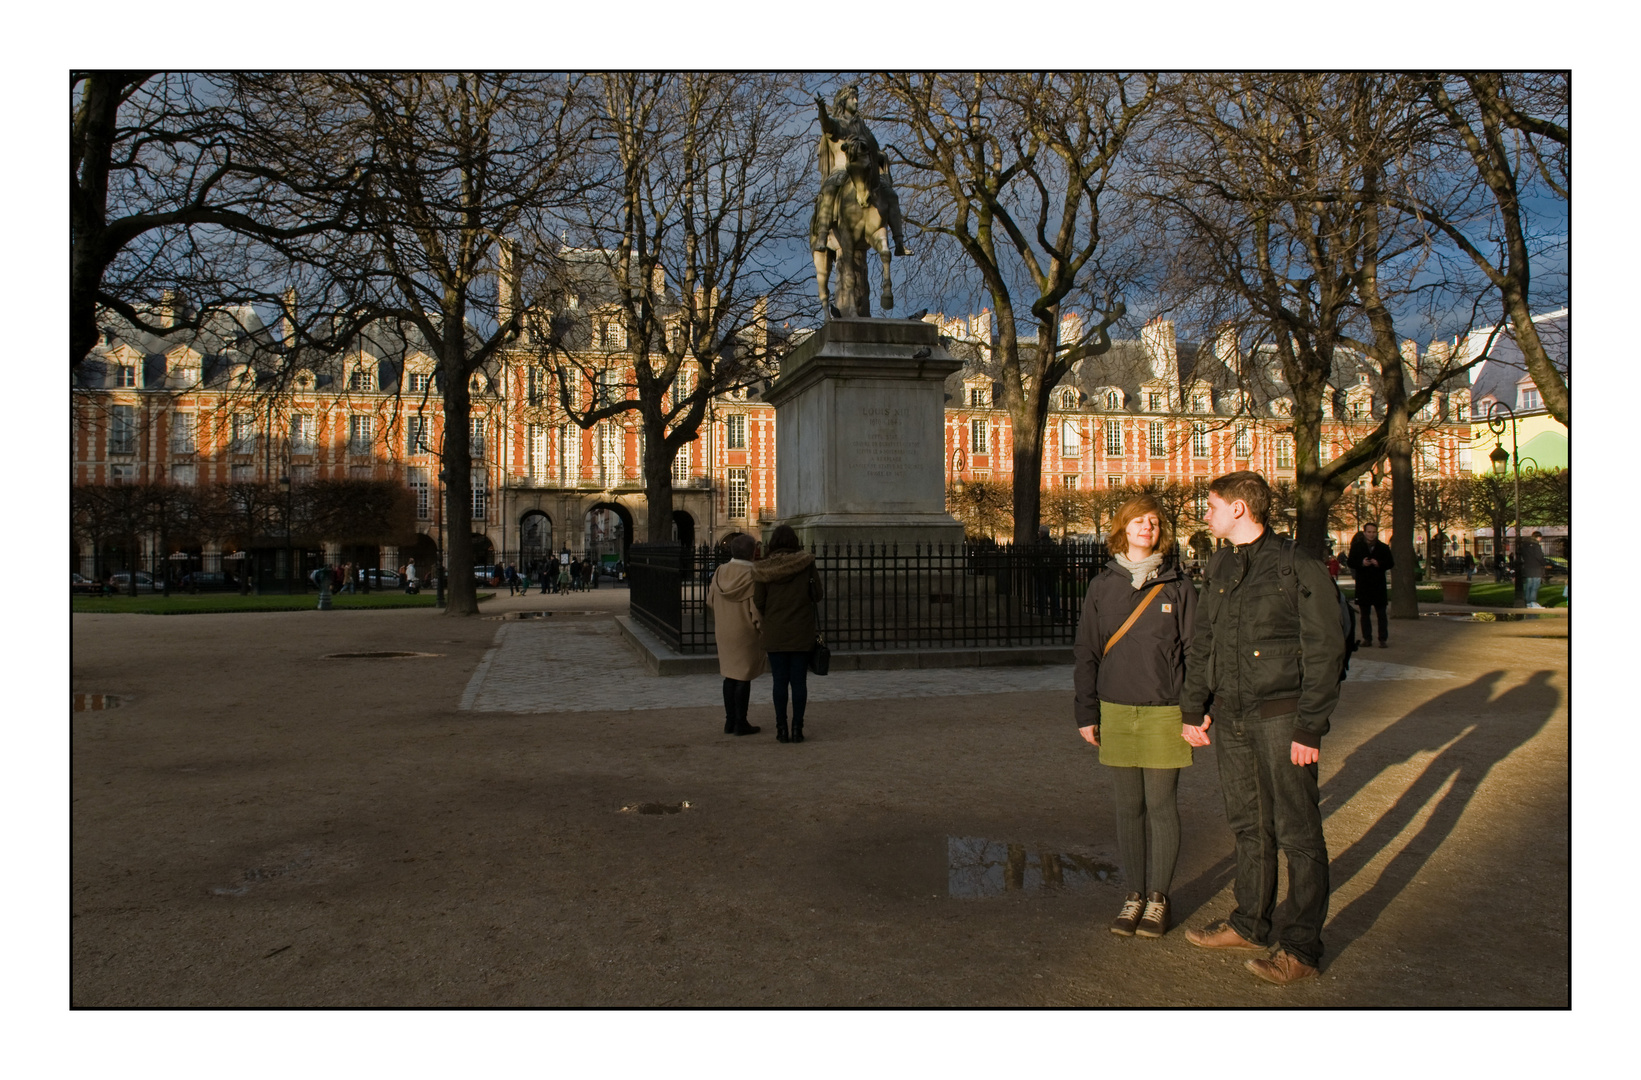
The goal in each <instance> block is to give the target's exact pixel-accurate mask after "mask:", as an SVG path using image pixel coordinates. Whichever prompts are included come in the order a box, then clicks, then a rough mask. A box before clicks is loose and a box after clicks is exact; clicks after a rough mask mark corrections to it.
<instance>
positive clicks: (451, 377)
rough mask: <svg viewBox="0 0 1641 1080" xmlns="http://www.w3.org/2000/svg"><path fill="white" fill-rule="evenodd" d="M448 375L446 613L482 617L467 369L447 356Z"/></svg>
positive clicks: (444, 454) (444, 460)
mask: <svg viewBox="0 0 1641 1080" xmlns="http://www.w3.org/2000/svg"><path fill="white" fill-rule="evenodd" d="M442 369H443V373H444V447H443V451H442V453H441V454H440V462H441V463H442V464H443V466H444V536H445V569H446V570H447V571H448V572H449V576H450V581H449V584H448V586H447V590H446V594H445V607H444V613H445V614H446V615H477V614H478V613H479V596H478V586H477V585H476V584H475V583H474V581H473V494H472V492H473V462H472V459H471V458H470V457H469V456H468V455H469V453H470V448H471V436H472V426H471V424H470V423H469V420H468V417H469V416H470V415H471V413H472V404H473V403H472V399H471V397H470V396H469V393H468V386H467V380H468V372H467V370H466V365H465V364H463V363H462V362H461V361H460V360H459V359H457V358H454V357H452V356H451V355H450V354H449V353H446V356H445V360H444V363H443V365H442Z"/></svg>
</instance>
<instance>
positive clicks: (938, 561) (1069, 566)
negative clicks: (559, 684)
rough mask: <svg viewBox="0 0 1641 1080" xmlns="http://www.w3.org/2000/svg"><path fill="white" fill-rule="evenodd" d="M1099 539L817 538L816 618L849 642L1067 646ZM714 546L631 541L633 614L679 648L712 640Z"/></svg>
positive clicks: (829, 635)
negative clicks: (902, 543) (946, 542)
mask: <svg viewBox="0 0 1641 1080" xmlns="http://www.w3.org/2000/svg"><path fill="white" fill-rule="evenodd" d="M1107 557H1108V556H1107V554H1106V551H1105V548H1104V545H1100V544H1044V545H1035V544H1034V545H1030V546H1028V547H1024V548H1016V547H1014V546H1012V545H1001V546H993V545H986V544H963V545H959V546H943V545H936V546H924V545H917V546H914V547H910V548H903V547H897V546H895V545H872V544H861V545H842V546H835V547H834V546H826V545H822V546H821V547H820V548H819V549H818V550H817V551H816V552H815V566H816V569H817V570H818V572H819V573H820V577H821V582H822V584H823V586H824V588H825V591H826V596H825V599H823V600H822V601H821V602H820V611H819V624H820V629H821V632H822V633H823V634H824V635H825V637H826V642H827V644H828V645H829V646H830V647H832V648H834V649H842V650H846V651H872V650H882V649H949V648H976V647H998V646H1011V645H1069V644H1070V643H1071V641H1072V639H1073V637H1074V635H1075V634H1076V627H1077V614H1078V610H1079V607H1080V605H1081V602H1082V596H1083V593H1084V592H1085V591H1086V590H1087V588H1088V582H1089V581H1090V579H1092V577H1093V576H1094V574H1096V573H1098V572H1099V571H1100V569H1101V568H1103V567H1104V565H1105V562H1106V559H1107ZM720 559H727V556H725V555H723V554H722V553H721V552H715V551H714V550H713V549H712V548H708V547H704V546H703V547H698V548H694V549H684V548H681V547H680V546H679V545H677V544H634V545H633V546H632V548H631V551H630V560H629V563H628V569H629V577H630V580H631V588H632V600H631V613H632V616H633V618H635V619H637V620H638V621H639V622H641V623H643V624H644V625H645V626H646V627H648V628H649V629H650V630H652V631H653V632H655V633H656V634H657V635H658V636H659V637H660V638H661V639H662V640H663V641H665V642H666V643H667V644H668V645H669V646H671V647H672V648H673V649H675V650H677V651H678V652H682V653H711V652H715V651H717V642H716V639H715V637H714V635H713V628H712V620H711V616H710V613H709V612H708V611H707V608H706V595H707V589H708V588H709V587H710V583H711V580H712V575H713V573H714V572H715V571H716V570H717V568H718V565H719V561H720Z"/></svg>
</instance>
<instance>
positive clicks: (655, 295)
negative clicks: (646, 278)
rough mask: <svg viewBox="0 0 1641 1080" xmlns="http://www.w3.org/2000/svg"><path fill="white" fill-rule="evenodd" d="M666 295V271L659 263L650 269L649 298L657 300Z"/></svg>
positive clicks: (664, 297)
mask: <svg viewBox="0 0 1641 1080" xmlns="http://www.w3.org/2000/svg"><path fill="white" fill-rule="evenodd" d="M666 296H667V272H666V271H665V270H664V269H663V268H662V266H661V264H660V263H656V264H655V266H654V267H652V268H651V269H650V300H651V302H652V303H653V302H658V301H661V300H664V299H666Z"/></svg>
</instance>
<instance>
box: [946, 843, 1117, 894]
mask: <svg viewBox="0 0 1641 1080" xmlns="http://www.w3.org/2000/svg"><path fill="white" fill-rule="evenodd" d="M1120 876H1121V875H1120V874H1119V873H1118V870H1117V866H1116V864H1115V863H1109V862H1104V861H1102V860H1100V859H1096V858H1091V857H1089V856H1087V855H1073V854H1069V853H1066V852H1054V851H1028V850H1027V849H1026V846H1025V845H1024V844H1007V843H1003V842H1002V841H999V840H986V839H983V838H981V837H977V836H948V837H946V882H947V885H946V888H947V892H948V893H949V894H950V895H951V896H955V897H960V898H963V899H975V898H977V897H983V896H999V895H1001V894H1002V893H1005V892H1015V891H1018V890H1022V889H1040V888H1044V887H1058V886H1065V885H1070V886H1073V887H1076V886H1082V885H1110V884H1115V883H1116V882H1117V880H1118V879H1119V878H1120Z"/></svg>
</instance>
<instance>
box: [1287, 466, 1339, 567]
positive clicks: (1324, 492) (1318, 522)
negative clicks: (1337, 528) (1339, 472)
mask: <svg viewBox="0 0 1641 1080" xmlns="http://www.w3.org/2000/svg"><path fill="white" fill-rule="evenodd" d="M1295 496H1296V497H1297V498H1298V500H1299V521H1298V523H1297V524H1296V525H1295V527H1294V543H1295V544H1297V545H1298V547H1299V550H1300V551H1303V552H1305V553H1306V554H1308V555H1313V556H1315V557H1316V558H1317V559H1319V560H1321V561H1322V562H1326V561H1327V559H1328V511H1330V510H1332V509H1333V504H1334V503H1335V502H1337V501H1338V498H1339V493H1338V492H1336V491H1334V490H1333V489H1332V488H1329V487H1327V486H1326V485H1324V484H1305V485H1301V486H1299V487H1298V488H1297V490H1296V491H1295Z"/></svg>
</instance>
